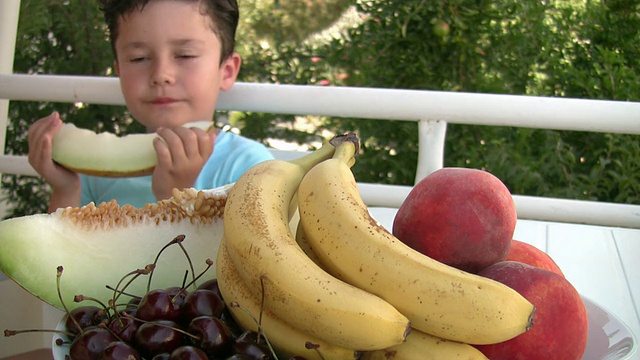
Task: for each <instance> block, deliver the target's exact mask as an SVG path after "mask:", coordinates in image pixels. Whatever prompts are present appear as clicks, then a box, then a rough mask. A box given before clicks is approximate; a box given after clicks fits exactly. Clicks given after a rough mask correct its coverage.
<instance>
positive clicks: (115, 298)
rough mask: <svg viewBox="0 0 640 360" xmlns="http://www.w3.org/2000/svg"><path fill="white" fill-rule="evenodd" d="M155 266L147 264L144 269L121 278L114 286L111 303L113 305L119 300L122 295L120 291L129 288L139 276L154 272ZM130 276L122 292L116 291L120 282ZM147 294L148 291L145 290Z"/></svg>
mask: <svg viewBox="0 0 640 360" xmlns="http://www.w3.org/2000/svg"><path fill="white" fill-rule="evenodd" d="M155 268H156V265H155V264H149V265H147V266H145V267H144V269H136V270H134V271H132V272H130V273H128V274H126V275H125V276H123V277H122V278H121V279H120V281H118V284H116V287H115V288H114V289H113V298H112V299H113V303H114V304H115V303H116V302H117V301H118V299H119V298H120V295H122V291H124V289H126V288H127V287H129V285H131V283H132V282H133V281H134V280H135V279H137V278H138V276H140V275H148V274H152V273H153V270H155ZM129 276H131V277H132V278H131V279H129V281H128V282H127V283H126V284H125V285H124V286H123V287H122V290H118V288H119V287H120V285H121V284H122V282H123V281H124V279H126V278H127V277H129ZM149 277H151V275H149ZM147 292H148V290H147Z"/></svg>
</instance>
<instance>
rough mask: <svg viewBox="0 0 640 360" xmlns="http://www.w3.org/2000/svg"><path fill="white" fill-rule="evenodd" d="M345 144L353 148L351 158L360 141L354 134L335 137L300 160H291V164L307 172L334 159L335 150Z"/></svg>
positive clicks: (349, 133)
mask: <svg viewBox="0 0 640 360" xmlns="http://www.w3.org/2000/svg"><path fill="white" fill-rule="evenodd" d="M345 144H351V146H347V147H349V148H353V153H352V154H351V155H350V157H353V156H354V154H355V151H356V150H355V149H356V147H359V146H360V139H359V138H358V136H357V135H356V134H355V133H354V132H348V133H346V134H341V135H336V136H334V137H333V138H332V139H331V140H329V141H327V142H325V143H324V144H322V147H321V148H320V149H318V150H316V151H313V152H311V153H309V154H307V155H305V156H303V157H301V158H298V159H295V160H291V163H292V164H296V165H298V166H301V167H302V168H304V169H305V170H306V171H309V170H311V168H312V167H313V166H315V165H316V164H318V163H320V162H322V161H324V160H327V159H331V158H332V157H335V155H334V154H335V152H336V150H337V149H338V148H340V147H343V145H345ZM345 162H346V161H345Z"/></svg>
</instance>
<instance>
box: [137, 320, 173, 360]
mask: <svg viewBox="0 0 640 360" xmlns="http://www.w3.org/2000/svg"><path fill="white" fill-rule="evenodd" d="M178 329H179V327H178V325H177V324H176V323H175V322H173V321H168V320H157V321H153V322H146V323H142V324H140V326H138V331H136V335H135V339H134V342H135V344H136V348H137V349H138V351H139V352H140V354H141V355H142V357H144V358H152V357H153V356H155V355H157V354H161V353H169V354H170V353H171V352H172V351H173V350H175V349H177V348H179V347H180V346H182V345H184V340H183V334H182V333H181V332H180V331H179V330H178Z"/></svg>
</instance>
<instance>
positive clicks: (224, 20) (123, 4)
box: [99, 0, 240, 63]
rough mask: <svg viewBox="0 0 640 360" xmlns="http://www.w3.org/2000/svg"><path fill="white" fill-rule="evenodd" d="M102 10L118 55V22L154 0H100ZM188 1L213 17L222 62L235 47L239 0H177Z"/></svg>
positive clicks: (204, 13)
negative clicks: (220, 47)
mask: <svg viewBox="0 0 640 360" xmlns="http://www.w3.org/2000/svg"><path fill="white" fill-rule="evenodd" d="M99 1H100V10H102V12H103V13H104V19H105V22H106V24H107V28H108V29H109V38H110V40H111V48H112V49H113V54H114V55H116V40H117V39H118V22H119V21H120V19H121V18H122V17H124V16H125V15H127V14H130V13H131V12H133V11H134V10H142V9H143V8H144V7H145V6H146V5H147V4H148V3H149V2H151V1H154V0H99ZM175 1H183V2H188V3H198V4H199V5H200V10H201V11H202V14H203V15H207V16H208V17H209V18H210V19H211V26H212V30H213V32H214V33H215V34H216V35H217V36H218V38H219V39H220V44H221V46H222V49H221V54H220V63H222V62H223V61H224V60H226V59H227V58H228V57H229V56H231V54H233V49H234V47H235V38H236V29H237V27H238V18H239V15H240V14H239V11H238V2H237V1H236V0H175Z"/></svg>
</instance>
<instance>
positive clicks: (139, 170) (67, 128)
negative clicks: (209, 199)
mask: <svg viewBox="0 0 640 360" xmlns="http://www.w3.org/2000/svg"><path fill="white" fill-rule="evenodd" d="M186 126H188V127H196V128H200V129H203V130H208V129H209V128H210V127H211V126H212V123H211V121H198V122H193V123H190V124H187V125H186ZM156 137H157V135H156V134H155V133H149V134H130V135H125V136H117V135H115V134H112V133H109V132H103V133H95V132H94V131H91V130H88V129H82V128H78V127H76V126H75V125H74V124H71V123H66V124H64V125H62V128H61V129H60V131H58V132H57V133H56V135H55V136H54V137H53V149H52V152H53V154H52V157H53V160H54V161H55V162H57V163H58V164H60V165H62V166H64V167H66V168H68V169H71V170H73V171H76V172H78V173H83V174H90V175H98V176H108V177H128V176H139V175H148V174H151V173H152V172H153V168H154V167H155V165H156V164H157V162H158V159H157V156H156V152H155V149H154V148H153V139H154V138H156Z"/></svg>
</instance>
